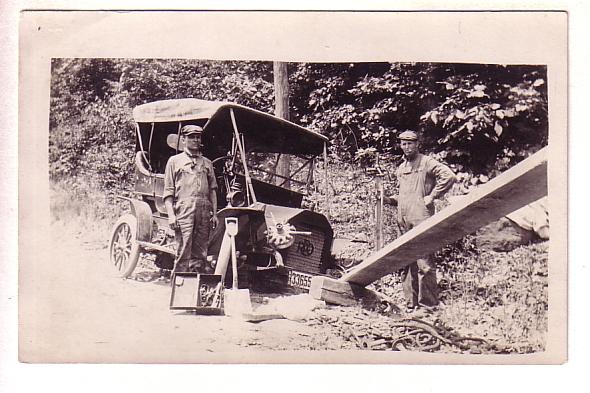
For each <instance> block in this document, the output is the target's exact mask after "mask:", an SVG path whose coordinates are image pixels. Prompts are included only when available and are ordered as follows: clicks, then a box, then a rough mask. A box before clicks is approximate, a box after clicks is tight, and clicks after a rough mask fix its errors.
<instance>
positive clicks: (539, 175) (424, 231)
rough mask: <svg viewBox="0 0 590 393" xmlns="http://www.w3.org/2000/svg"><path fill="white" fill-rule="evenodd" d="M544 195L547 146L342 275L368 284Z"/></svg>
mask: <svg viewBox="0 0 590 393" xmlns="http://www.w3.org/2000/svg"><path fill="white" fill-rule="evenodd" d="M545 195H547V148H543V149H542V150H540V151H538V152H537V153H535V154H534V155H532V156H531V157H529V158H527V159H526V160H524V161H523V162H521V163H520V164H518V165H516V166H514V167H513V168H511V169H509V170H508V171H506V172H504V173H502V174H501V175H499V176H498V177H496V178H494V179H492V180H491V181H490V182H489V183H487V184H485V185H483V186H481V187H480V188H478V189H477V190H475V191H474V192H472V193H471V194H469V195H467V196H466V197H465V198H464V199H462V200H460V201H458V202H457V203H454V204H452V205H450V206H449V207H447V208H446V209H444V210H442V211H441V212H439V213H437V214H435V215H434V216H432V217H430V218H429V219H428V220H426V221H424V222H422V223H421V224H420V225H418V226H416V227H415V228H413V229H412V230H411V231H408V232H407V233H405V234H404V235H403V236H400V237H399V238H397V239H396V240H395V241H393V242H391V243H389V244H388V245H386V246H385V247H384V248H382V249H381V250H379V251H377V252H375V253H373V254H372V255H370V256H369V257H368V258H367V259H365V260H364V261H363V262H361V263H360V264H359V265H357V266H356V267H355V268H354V269H353V270H352V271H350V272H348V273H347V274H345V275H344V276H343V277H342V278H341V279H340V280H342V281H345V282H350V283H355V284H359V285H362V286H366V285H368V284H370V283H372V282H374V281H376V280H378V279H379V278H381V277H383V276H385V275H387V274H389V273H393V272H395V271H397V270H399V269H401V268H403V267H405V266H407V265H409V264H410V263H412V262H414V261H415V260H416V259H418V258H420V257H422V256H424V255H428V254H431V253H433V252H435V251H437V250H439V249H440V248H441V247H443V246H445V245H447V244H449V243H452V242H454V241H456V240H458V239H460V238H462V237H463V236H465V235H468V234H470V233H473V232H475V231H476V230H477V229H479V228H481V227H482V226H484V225H487V224H489V223H490V222H493V221H495V220H498V219H500V218H501V217H503V216H505V215H507V214H509V213H511V212H513V211H515V210H517V209H519V208H521V207H523V206H525V205H527V204H529V203H531V202H534V201H536V200H537V199H539V198H541V197H543V196H545ZM312 282H313V281H312Z"/></svg>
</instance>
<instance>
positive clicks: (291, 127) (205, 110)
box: [133, 98, 328, 158]
mask: <svg viewBox="0 0 590 393" xmlns="http://www.w3.org/2000/svg"><path fill="white" fill-rule="evenodd" d="M231 111H233V113H234V117H235V120H236V124H237V128H238V131H239V132H240V133H241V134H243V135H244V140H245V147H246V150H247V151H248V152H261V153H284V154H294V155H309V154H311V155H318V154H321V153H322V152H323V149H324V143H326V142H327V141H328V138H326V137H325V136H323V135H321V134H318V133H316V132H313V131H310V130H308V129H306V128H304V127H301V126H298V125H297V124H295V123H292V122H290V121H287V120H284V119H281V118H278V117H275V116H273V115H270V114H267V113H264V112H261V111H258V110H256V109H252V108H248V107H245V106H242V105H238V104H233V103H227V102H220V101H205V100H199V99H196V98H183V99H175V100H163V101H156V102H151V103H147V104H143V105H139V106H137V107H136V108H135V109H134V110H133V118H134V119H135V121H136V122H138V123H152V122H154V123H159V122H190V121H194V120H197V119H208V120H207V122H206V123H205V126H204V127H203V144H204V145H205V149H206V150H207V151H208V152H209V153H210V154H209V156H210V157H211V158H215V157H219V156H222V155H224V154H226V153H227V151H228V149H229V148H231V145H232V139H233V136H234V131H233V124H232V118H231Z"/></svg>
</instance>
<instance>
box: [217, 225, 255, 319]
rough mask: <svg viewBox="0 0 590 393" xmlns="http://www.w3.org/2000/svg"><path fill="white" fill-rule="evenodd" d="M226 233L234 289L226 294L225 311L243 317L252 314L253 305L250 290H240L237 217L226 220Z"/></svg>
mask: <svg viewBox="0 0 590 393" xmlns="http://www.w3.org/2000/svg"><path fill="white" fill-rule="evenodd" d="M225 231H226V233H227V234H228V235H229V238H230V241H231V246H230V247H231V249H230V254H231V268H232V289H229V290H227V291H225V293H224V311H225V315H228V316H232V317H241V316H243V315H244V314H251V313H252V303H251V302H250V291H249V290H248V289H238V258H237V255H236V235H237V234H238V219H237V218H236V217H228V218H226V219H225Z"/></svg>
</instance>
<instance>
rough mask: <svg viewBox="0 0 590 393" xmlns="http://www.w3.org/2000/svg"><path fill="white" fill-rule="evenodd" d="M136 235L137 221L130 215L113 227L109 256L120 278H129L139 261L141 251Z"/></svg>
mask: <svg viewBox="0 0 590 393" xmlns="http://www.w3.org/2000/svg"><path fill="white" fill-rule="evenodd" d="M136 234H137V219H136V218H135V216H133V215H131V214H125V215H123V216H121V217H120V218H119V220H117V223H116V224H115V226H114V227H113V232H112V234H111V240H110V245H109V256H110V260H111V264H113V265H114V266H115V268H117V270H118V271H119V274H120V276H121V277H129V276H130V275H131V273H132V272H133V270H134V269H135V266H136V265H137V261H138V260H139V254H140V251H141V250H140V246H139V244H137V238H136Z"/></svg>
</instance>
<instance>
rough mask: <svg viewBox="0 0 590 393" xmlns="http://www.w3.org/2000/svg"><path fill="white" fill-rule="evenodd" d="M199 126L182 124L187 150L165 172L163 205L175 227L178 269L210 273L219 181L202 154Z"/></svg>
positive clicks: (175, 264) (168, 165) (176, 263)
mask: <svg viewBox="0 0 590 393" xmlns="http://www.w3.org/2000/svg"><path fill="white" fill-rule="evenodd" d="M202 132H203V129H202V128H201V127H199V126H194V125H187V126H184V127H182V129H181V131H180V133H181V142H182V143H183V144H184V151H183V152H182V153H180V154H177V155H175V156H172V157H170V158H169V159H168V163H167V164H166V171H165V173H164V195H163V197H164V205H165V206H166V212H167V213H168V224H169V225H170V228H172V229H173V230H174V233H175V237H176V243H177V246H178V248H177V252H176V260H175V263H174V271H175V272H200V273H209V272H211V271H212V269H211V267H210V266H208V265H207V247H208V243H209V231H210V230H211V228H212V227H213V228H214V227H215V226H217V223H218V219H217V182H216V180H215V173H214V172H213V165H212V164H211V161H210V160H209V159H207V158H205V157H203V155H202V154H201V133H202Z"/></svg>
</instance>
